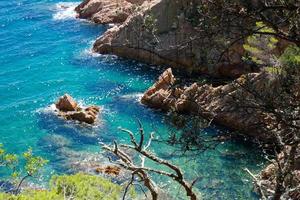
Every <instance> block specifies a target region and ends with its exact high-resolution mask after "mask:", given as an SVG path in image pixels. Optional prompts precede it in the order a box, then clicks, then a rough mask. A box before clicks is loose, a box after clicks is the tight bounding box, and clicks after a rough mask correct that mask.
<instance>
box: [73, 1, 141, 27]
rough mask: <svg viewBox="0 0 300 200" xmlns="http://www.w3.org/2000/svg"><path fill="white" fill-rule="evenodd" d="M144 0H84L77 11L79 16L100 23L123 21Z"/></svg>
mask: <svg viewBox="0 0 300 200" xmlns="http://www.w3.org/2000/svg"><path fill="white" fill-rule="evenodd" d="M143 2H144V0H84V1H83V2H82V3H81V4H79V5H78V6H77V7H76V8H75V11H76V12H77V13H78V17H79V18H82V19H88V20H91V21H93V22H95V23H99V24H108V23H122V22H124V21H125V20H126V19H127V17H128V16H129V15H131V14H132V13H133V11H134V10H135V7H136V6H138V5H141V4H142V3H143Z"/></svg>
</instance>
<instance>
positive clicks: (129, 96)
mask: <svg viewBox="0 0 300 200" xmlns="http://www.w3.org/2000/svg"><path fill="white" fill-rule="evenodd" d="M142 96H143V93H133V94H126V95H122V96H121V97H120V98H121V99H124V100H134V101H138V102H140V100H141V98H142Z"/></svg>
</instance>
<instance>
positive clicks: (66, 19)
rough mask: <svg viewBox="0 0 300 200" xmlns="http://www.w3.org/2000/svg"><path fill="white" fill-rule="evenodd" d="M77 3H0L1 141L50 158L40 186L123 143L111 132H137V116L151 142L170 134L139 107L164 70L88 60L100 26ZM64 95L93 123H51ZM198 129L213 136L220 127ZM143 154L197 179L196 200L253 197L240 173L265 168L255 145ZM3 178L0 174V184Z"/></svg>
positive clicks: (180, 195)
mask: <svg viewBox="0 0 300 200" xmlns="http://www.w3.org/2000/svg"><path fill="white" fill-rule="evenodd" d="M78 3H79V2H71V1H66V2H60V1H56V0H43V1H42V0H11V1H3V0H2V1H0V16H1V17H0V143H2V144H3V145H4V146H5V148H6V149H7V151H8V152H14V153H17V154H21V153H22V152H24V151H26V150H27V149H28V148H29V147H32V149H33V151H34V153H35V154H36V155H39V156H43V157H44V158H46V159H48V160H49V163H48V164H47V166H46V167H45V169H44V170H43V171H42V178H40V179H39V180H34V181H35V182H38V183H39V184H41V185H45V186H46V185H47V184H46V182H47V181H48V180H49V178H50V177H51V176H52V175H53V174H62V173H71V171H72V163H74V161H79V162H80V159H87V157H88V156H89V155H94V154H95V153H98V152H101V151H102V150H101V148H100V144H103V143H105V144H110V143H111V142H112V141H114V140H116V141H118V142H125V143H126V142H128V141H129V139H128V135H126V134H125V133H122V132H121V131H120V130H119V127H123V128H128V129H130V130H133V131H134V132H136V131H137V123H136V119H139V120H140V121H141V122H142V123H143V126H144V127H145V131H146V133H147V134H149V133H150V132H155V137H156V139H161V140H165V139H167V138H168V136H169V130H170V128H172V127H170V126H172V125H170V124H168V123H166V122H165V114H164V113H161V112H159V111H155V110H152V109H148V108H146V107H144V106H143V105H141V104H140V103H139V98H140V97H141V94H142V93H143V92H144V91H145V90H146V89H147V88H148V87H150V86H151V85H152V84H153V82H154V81H155V79H156V78H157V77H158V76H159V74H160V73H161V72H162V69H161V68H159V67H158V66H152V65H146V64H143V63H139V62H136V61H131V60H126V59H122V58H118V57H116V56H105V55H98V54H94V53H92V52H91V46H92V43H93V41H95V39H96V38H97V37H99V36H101V34H103V33H104V32H105V30H107V28H108V27H107V26H102V25H95V24H91V23H89V22H87V21H84V20H78V19H75V13H74V12H73V8H74V6H75V5H77V4H78ZM62 7H69V8H68V9H65V8H62ZM64 93H69V94H70V95H72V96H73V97H74V98H75V99H76V100H77V101H78V102H80V104H82V105H91V104H93V105H99V106H101V108H102V112H101V114H100V120H99V122H98V123H97V124H96V125H95V126H87V125H80V124H77V123H74V122H66V121H64V120H62V119H59V118H58V117H57V116H55V115H54V114H53V106H52V107H51V105H53V103H54V102H55V101H56V99H57V98H58V97H59V96H61V95H63V94H64ZM206 131H207V132H215V133H217V132H218V128H217V127H213V128H210V129H207V130H206ZM150 149H151V151H153V152H155V153H156V154H157V155H159V156H161V157H162V158H165V159H168V160H169V161H170V162H173V163H175V164H178V165H179V166H181V167H182V169H183V170H184V172H185V174H186V176H187V178H188V179H189V180H192V179H194V178H196V177H198V178H199V180H198V182H197V183H196V186H195V188H196V190H197V191H199V192H201V193H202V197H203V199H229V200H232V199H243V200H245V199H258V197H257V196H256V195H255V193H254V192H253V185H252V182H251V178H250V177H249V175H248V174H247V173H246V172H245V171H244V168H246V167H247V168H249V169H250V170H251V171H253V172H254V173H255V172H258V171H259V170H260V169H261V168H262V167H263V164H264V162H263V158H262V157H261V156H260V154H261V152H260V150H259V149H258V148H256V147H255V146H253V145H247V144H246V143H241V142H234V141H231V142H225V143H222V144H220V145H219V146H218V147H217V148H216V149H212V150H207V151H205V152H204V153H201V152H196V153H195V152H193V155H189V154H188V153H186V154H185V155H182V154H180V153H178V149H177V148H175V147H172V146H168V145H167V144H165V143H162V142H153V143H152V146H151V147H150ZM175 150H177V153H174V152H175ZM80 155H81V156H80ZM107 162H108V161H107ZM146 164H147V163H146ZM149 165H151V166H153V167H157V168H159V169H161V168H160V166H156V165H154V164H153V163H149ZM73 167H74V166H73ZM6 175H7V172H6V171H5V170H3V169H0V176H1V178H5V177H6ZM154 179H155V180H156V182H157V183H158V184H160V185H161V188H163V189H164V190H169V191H170V192H171V194H172V195H173V199H184V192H182V190H179V189H178V187H177V186H176V184H174V183H173V182H172V181H171V180H169V179H164V178H160V177H156V176H154Z"/></svg>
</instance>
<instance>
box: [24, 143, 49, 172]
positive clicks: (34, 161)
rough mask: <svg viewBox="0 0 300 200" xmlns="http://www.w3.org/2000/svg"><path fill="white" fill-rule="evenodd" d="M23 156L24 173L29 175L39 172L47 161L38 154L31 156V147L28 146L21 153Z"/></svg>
mask: <svg viewBox="0 0 300 200" xmlns="http://www.w3.org/2000/svg"><path fill="white" fill-rule="evenodd" d="M23 157H24V159H25V161H26V162H25V166H24V169H25V170H26V173H27V174H28V175H30V176H34V175H35V174H37V173H38V172H39V170H40V169H41V168H43V167H44V165H45V164H46V163H47V162H48V161H47V160H45V159H43V158H42V157H40V156H33V154H32V149H31V148H29V149H28V150H27V151H26V152H25V153H23Z"/></svg>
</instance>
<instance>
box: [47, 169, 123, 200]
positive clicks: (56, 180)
mask: <svg viewBox="0 0 300 200" xmlns="http://www.w3.org/2000/svg"><path fill="white" fill-rule="evenodd" d="M50 185H51V191H56V193H57V194H65V195H66V196H68V197H73V198H75V199H78V200H89V199H91V200H92V199H107V200H114V199H119V198H120V193H121V190H122V187H121V186H118V185H116V184H114V183H111V182H110V181H107V180H105V179H103V178H100V177H97V176H92V175H87V174H82V173H79V174H75V175H70V176H68V175H63V176H54V177H53V178H52V180H51V182H50Z"/></svg>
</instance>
